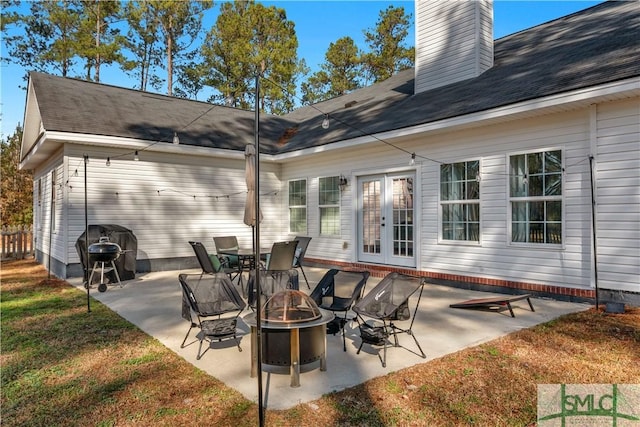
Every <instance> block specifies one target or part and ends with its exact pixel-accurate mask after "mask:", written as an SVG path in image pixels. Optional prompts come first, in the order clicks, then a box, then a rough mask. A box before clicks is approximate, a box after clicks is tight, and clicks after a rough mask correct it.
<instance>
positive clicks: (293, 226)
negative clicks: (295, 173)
mask: <svg viewBox="0 0 640 427" xmlns="http://www.w3.org/2000/svg"><path fill="white" fill-rule="evenodd" d="M289 231H290V232H291V233H306V232H307V180H306V179H298V180H293V181H289Z"/></svg>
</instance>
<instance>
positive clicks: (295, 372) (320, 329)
mask: <svg viewBox="0 0 640 427" xmlns="http://www.w3.org/2000/svg"><path fill="white" fill-rule="evenodd" d="M261 313H262V316H261V317H260V326H261V331H262V334H261V337H262V340H261V341H262V354H261V360H262V363H264V364H266V365H273V366H289V367H290V375H291V387H299V386H300V365H305V364H308V363H312V362H316V361H318V360H319V361H320V370H321V371H326V370H327V366H326V353H327V327H326V324H327V323H329V322H330V321H331V320H333V318H334V317H335V316H334V314H333V312H331V311H328V310H323V309H321V308H319V307H318V306H317V304H316V303H315V302H314V301H313V300H312V299H311V298H309V296H308V295H306V294H304V293H303V292H300V291H296V290H291V289H288V290H285V291H281V292H278V293H276V294H274V295H273V296H272V297H271V298H269V299H268V300H267V302H266V303H265V305H264V307H263V309H262V310H261ZM244 321H245V323H247V325H249V326H250V327H251V376H252V377H255V376H256V375H257V326H256V314H255V313H250V314H248V315H247V316H245V317H244Z"/></svg>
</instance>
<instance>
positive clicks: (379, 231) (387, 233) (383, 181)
mask: <svg viewBox="0 0 640 427" xmlns="http://www.w3.org/2000/svg"><path fill="white" fill-rule="evenodd" d="M414 180H415V173H413V172H406V173H394V174H381V175H370V176H362V177H359V178H358V260H359V261H361V262H371V263H376V264H388V265H398V266H405V267H415V266H416V254H415V233H416V230H415V226H414V218H415V212H414V193H413V183H414Z"/></svg>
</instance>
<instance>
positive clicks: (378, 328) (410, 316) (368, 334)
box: [353, 272, 427, 367]
mask: <svg viewBox="0 0 640 427" xmlns="http://www.w3.org/2000/svg"><path fill="white" fill-rule="evenodd" d="M425 283H426V280H425V279H424V278H420V277H414V276H408V275H404V274H400V273H395V272H393V273H389V274H387V275H386V276H385V277H384V278H383V279H382V280H381V281H380V283H378V284H377V285H376V286H375V287H374V288H373V289H372V290H370V291H369V292H368V293H367V294H366V295H365V296H364V297H362V299H361V300H360V301H358V302H357V303H356V304H355V305H354V306H353V311H354V312H355V313H356V314H357V318H358V329H359V330H360V338H361V339H362V342H361V343H360V347H359V348H358V351H357V352H356V354H359V353H360V350H361V349H362V346H363V345H364V344H369V345H372V346H383V347H384V350H383V354H384V355H383V357H381V358H380V360H381V361H382V366H383V367H386V366H387V347H388V346H389V344H390V338H391V337H393V346H394V347H401V345H400V344H399V342H398V334H399V333H406V334H408V335H410V336H411V337H413V340H414V341H415V343H416V346H417V347H418V350H419V351H420V353H416V352H414V351H412V350H410V349H408V348H406V347H403V348H405V349H406V350H409V351H411V352H412V353H414V354H417V355H419V356H421V357H422V358H423V359H424V358H426V357H427V356H426V355H425V354H424V351H422V347H420V343H419V342H418V339H417V338H416V336H415V335H414V334H413V331H412V329H411V328H412V327H413V322H414V321H415V317H416V313H417V312H418V307H419V306H420V300H421V299H422V289H423V288H424V285H425ZM415 293H417V299H416V301H415V307H414V308H413V310H411V307H410V304H409V298H410V297H411V296H412V295H413V294H415ZM408 320H410V323H409V326H408V327H406V328H401V327H399V326H398V325H397V324H396V322H399V321H408ZM378 357H380V354H378Z"/></svg>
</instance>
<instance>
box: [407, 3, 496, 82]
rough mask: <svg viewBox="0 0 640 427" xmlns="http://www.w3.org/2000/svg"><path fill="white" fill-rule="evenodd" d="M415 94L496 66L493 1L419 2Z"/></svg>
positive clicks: (417, 7) (417, 10)
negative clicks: (494, 60) (494, 58)
mask: <svg viewBox="0 0 640 427" xmlns="http://www.w3.org/2000/svg"><path fill="white" fill-rule="evenodd" d="M415 8H416V45H415V46H416V61H415V93H420V92H424V91H427V90H430V89H434V88H436V87H439V86H445V85H448V84H451V83H455V82H459V81H462V80H467V79H471V78H474V77H477V76H479V75H480V74H482V73H483V72H485V71H486V70H488V69H489V68H491V67H492V66H493V0H416V2H415Z"/></svg>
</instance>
